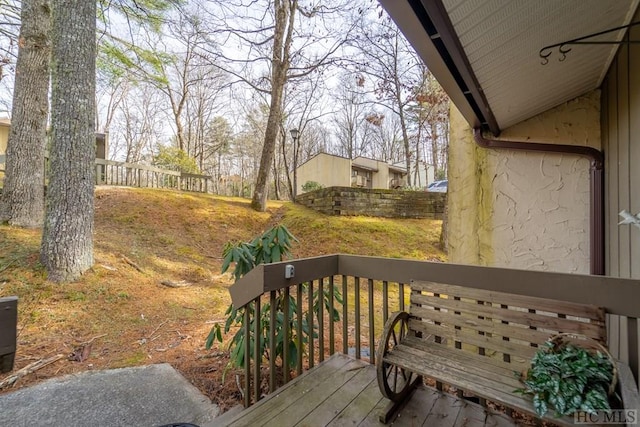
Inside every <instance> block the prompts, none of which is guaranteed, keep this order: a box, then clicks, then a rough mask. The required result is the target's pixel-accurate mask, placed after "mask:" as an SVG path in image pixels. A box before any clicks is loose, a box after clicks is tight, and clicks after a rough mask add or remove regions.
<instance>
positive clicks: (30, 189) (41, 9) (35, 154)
mask: <svg viewBox="0 0 640 427" xmlns="http://www.w3.org/2000/svg"><path fill="white" fill-rule="evenodd" d="M20 18H21V20H22V26H21V27H20V37H19V41H18V46H19V49H18V61H17V63H16V76H15V86H14V92H13V106H12V112H11V131H10V133H9V142H8V145H7V158H6V178H5V181H4V189H3V191H2V197H1V198H0V221H1V222H4V221H8V222H9V224H11V225H15V226H19V227H40V226H42V222H43V217H44V160H45V157H44V156H45V147H46V141H47V116H48V114H49V100H48V95H49V54H50V52H51V43H50V39H49V31H50V28H51V24H50V9H49V1H48V0H23V1H22V11H21V14H20Z"/></svg>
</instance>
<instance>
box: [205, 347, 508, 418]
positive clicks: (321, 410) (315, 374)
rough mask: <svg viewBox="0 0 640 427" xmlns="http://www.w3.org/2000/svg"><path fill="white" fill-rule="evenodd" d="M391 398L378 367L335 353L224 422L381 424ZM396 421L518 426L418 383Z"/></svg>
mask: <svg viewBox="0 0 640 427" xmlns="http://www.w3.org/2000/svg"><path fill="white" fill-rule="evenodd" d="M388 402H389V401H388V400H386V399H384V398H383V397H382V395H381V394H380V391H379V390H378V384H377V380H376V371H375V367H374V366H372V365H369V364H367V363H365V362H362V361H360V360H355V359H352V358H350V357H349V356H345V355H342V354H336V355H333V356H332V357H330V358H329V359H327V360H325V361H324V362H323V363H321V364H320V365H318V366H317V367H315V368H314V369H311V370H309V371H307V372H305V373H304V374H303V375H301V376H300V377H298V378H296V379H294V380H293V381H292V382H290V383H289V384H287V385H286V386H285V387H283V388H281V389H280V390H278V391H277V392H275V393H272V394H271V395H269V396H267V397H266V398H264V399H262V400H261V401H260V402H258V403H257V404H255V405H253V406H252V407H250V408H248V409H246V410H244V411H242V412H240V413H239V414H237V415H236V416H234V417H231V418H224V417H223V418H221V419H219V420H213V422H212V423H210V424H207V425H206V426H204V427H214V426H215V427H222V426H234V427H237V426H277V427H285V426H291V427H293V426H298V427H316V426H362V427H365V426H382V425H383V424H381V423H380V422H379V420H378V417H379V415H380V413H381V412H382V410H383V409H384V408H385V406H386V405H387V404H388ZM392 424H393V425H394V426H398V427H405V426H420V425H422V426H429V427H437V426H442V427H455V426H465V427H484V426H496V425H497V426H500V427H503V426H504V427H506V426H515V425H516V424H515V422H514V421H513V420H511V419H509V418H507V417H505V416H502V415H497V414H487V412H486V411H485V410H484V409H483V408H482V407H481V406H479V405H476V404H474V403H470V402H467V401H463V400H460V399H458V398H456V397H455V396H452V395H448V394H443V393H440V392H438V391H436V390H435V389H432V388H429V387H419V388H418V389H417V390H416V391H415V392H414V394H413V396H412V397H411V399H410V400H409V401H408V402H407V403H406V405H405V406H404V407H403V408H402V409H401V410H400V412H399V414H398V417H397V418H396V419H395V420H393V421H392Z"/></svg>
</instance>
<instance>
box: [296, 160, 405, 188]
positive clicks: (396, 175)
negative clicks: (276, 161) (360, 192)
mask: <svg viewBox="0 0 640 427" xmlns="http://www.w3.org/2000/svg"><path fill="white" fill-rule="evenodd" d="M297 174H298V191H297V194H302V193H303V190H302V186H303V185H304V184H305V183H306V182H317V183H318V184H320V185H322V186H323V187H360V188H381V189H400V188H403V187H405V186H406V185H407V180H406V177H407V171H406V169H405V168H403V167H401V166H399V165H391V164H389V163H386V162H383V161H380V160H374V159H368V158H366V157H356V158H355V159H353V160H350V159H347V158H346V157H340V156H334V155H332V154H326V153H320V154H317V155H315V156H313V157H312V158H310V159H309V160H307V161H306V162H305V163H303V164H302V165H300V167H298V170H297Z"/></svg>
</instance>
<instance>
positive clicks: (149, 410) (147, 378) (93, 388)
mask: <svg viewBox="0 0 640 427" xmlns="http://www.w3.org/2000/svg"><path fill="white" fill-rule="evenodd" d="M218 412H219V410H218V407H217V406H216V405H214V404H212V403H211V401H210V400H209V399H208V398H207V397H206V396H204V395H203V394H201V393H200V391H198V389H196V388H195V387H194V386H193V385H191V383H189V382H188V381H187V380H186V379H185V378H184V377H183V376H182V375H180V373H179V372H178V371H176V370H175V369H173V368H172V367H171V365H169V364H159V365H149V366H142V367H137V368H123V369H112V370H105V371H89V372H83V373H80V374H74V375H67V376H64V377H60V378H53V379H50V380H48V381H45V382H43V383H40V384H37V385H35V386H33V387H27V388H24V389H20V390H18V391H15V392H12V393H7V394H3V395H0V426H7V427H9V426H11V427H22V426H29V427H36V426H54V427H57V426H61V427H62V426H64V427H72V426H78V427H80V426H81V427H87V426H92V427H101V426H104V427H116V426H123V427H124V426H126V427H132V426H136V427H137V426H140V427H144V426H149V427H153V426H160V425H165V424H172V423H176V424H177V423H193V424H196V425H202V424H205V423H208V422H210V421H212V420H213V418H215V417H216V416H217V415H218Z"/></svg>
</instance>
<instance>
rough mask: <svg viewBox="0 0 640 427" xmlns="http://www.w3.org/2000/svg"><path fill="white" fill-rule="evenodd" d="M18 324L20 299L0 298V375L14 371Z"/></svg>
mask: <svg viewBox="0 0 640 427" xmlns="http://www.w3.org/2000/svg"><path fill="white" fill-rule="evenodd" d="M17 324H18V298H17V297H5V298H0V373H5V372H9V371H11V370H13V360H14V358H15V354H16V333H17Z"/></svg>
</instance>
